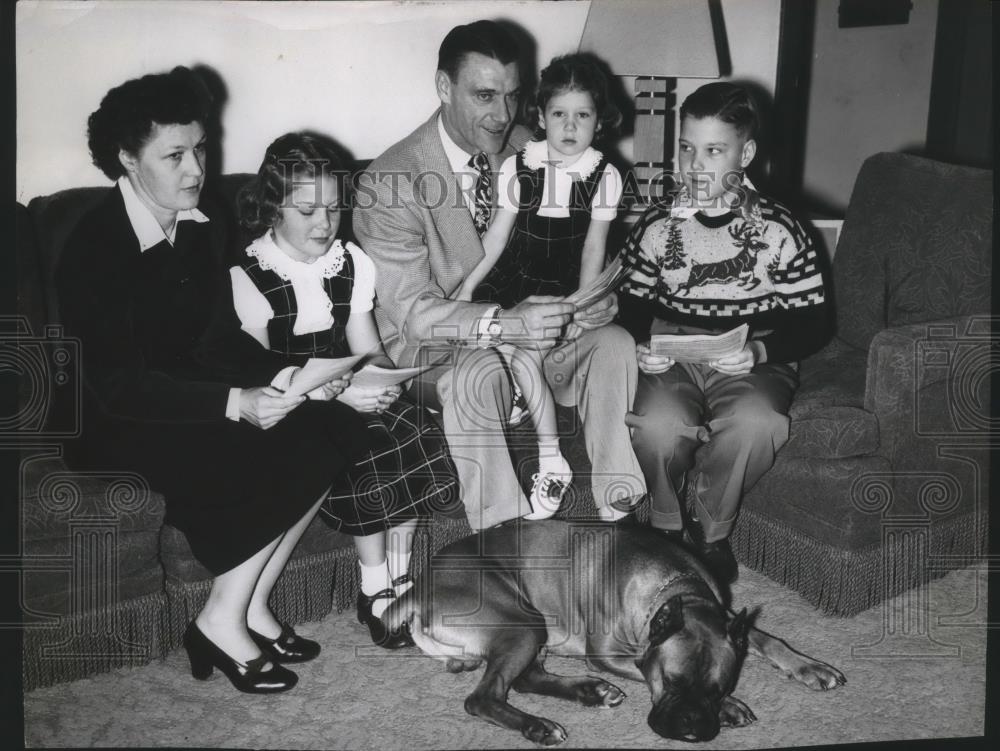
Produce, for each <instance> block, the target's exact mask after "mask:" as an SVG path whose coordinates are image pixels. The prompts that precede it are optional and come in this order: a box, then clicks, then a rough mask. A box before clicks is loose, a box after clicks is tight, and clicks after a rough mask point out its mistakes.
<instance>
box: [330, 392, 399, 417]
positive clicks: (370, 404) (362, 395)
mask: <svg viewBox="0 0 1000 751" xmlns="http://www.w3.org/2000/svg"><path fill="white" fill-rule="evenodd" d="M400 393H402V389H400V387H399V386H389V387H379V388H367V389H366V388H361V387H358V386H348V387H347V388H346V389H344V391H343V392H342V393H341V394H340V395H339V396H338V397H337V401H341V402H343V403H344V404H346V405H347V406H348V407H351V408H352V409H355V410H357V411H358V412H378V413H381V412H382V411H384V410H385V408H386V407H388V406H389V405H390V404H392V403H393V402H394V401H396V400H397V399H398V398H399V395H400Z"/></svg>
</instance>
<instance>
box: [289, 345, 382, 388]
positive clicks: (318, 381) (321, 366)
mask: <svg viewBox="0 0 1000 751" xmlns="http://www.w3.org/2000/svg"><path fill="white" fill-rule="evenodd" d="M362 357H364V355H351V356H350V357H312V358H310V359H309V360H307V361H306V364H305V365H303V366H302V368H301V369H300V370H299V371H298V372H296V373H295V376H294V377H293V378H292V383H291V385H290V386H289V387H288V388H287V389H285V396H304V395H305V394H308V393H309V392H310V391H312V390H313V389H315V388H319V387H320V386H322V385H323V384H324V383H329V382H330V381H332V380H333V379H334V378H340V377H341V376H342V375H344V374H345V373H347V372H349V371H350V370H351V368H353V367H354V366H355V365H356V364H357V363H358V361H359V360H360V359H361V358H362Z"/></svg>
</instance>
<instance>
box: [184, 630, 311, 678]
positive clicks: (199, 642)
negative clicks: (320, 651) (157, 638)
mask: <svg viewBox="0 0 1000 751" xmlns="http://www.w3.org/2000/svg"><path fill="white" fill-rule="evenodd" d="M184 649H185V650H187V655H188V660H190V662H191V675H193V676H194V677H195V678H197V679H198V680H199V681H206V680H208V678H209V677H210V676H211V675H212V670H213V669H214V668H218V669H219V670H221V671H222V672H223V674H224V675H225V676H226V677H227V678H228V679H229V682H230V683H232V684H233V687H234V688H236V689H237V690H239V691H243V692H244V693H248V694H277V693H280V692H281V691H288V690H289V689H290V688H292V687H294V686H295V684H296V683H298V682H299V677H298V676H297V675H296V674H295V673H293V672H292V671H291V670H289V669H288V668H284V667H282V666H281V665H278V664H277V663H275V662H274V661H273V660H270V659H269V658H268V657H267V655H263V654H262V655H261V656H260V657H254V658H253V659H252V660H247V661H246V663H242V662H237V661H236V660H234V659H233V658H232V657H230V656H229V655H227V654H226V653H225V652H223V651H222V649H220V648H219V646H218V645H217V644H216V643H215V642H213V641H212V640H211V639H209V638H208V637H207V636H205V634H203V633H202V631H201V629H200V628H198V625H197V624H196V623H195V622H194V621H191V623H189V624H188V627H187V631H185V632H184ZM267 662H271V668H270V669H269V670H262V668H263V667H264V665H265V664H266V663H267Z"/></svg>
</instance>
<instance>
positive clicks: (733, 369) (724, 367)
mask: <svg viewBox="0 0 1000 751" xmlns="http://www.w3.org/2000/svg"><path fill="white" fill-rule="evenodd" d="M762 350H763V345H762V344H761V343H760V342H754V341H749V342H747V343H746V344H744V345H743V349H741V350H740V351H739V352H737V353H736V354H734V355H726V356H725V357H720V358H719V359H718V360H712V361H711V362H710V363H709V364H708V367H710V368H713V369H715V370H718V371H719V372H720V373H725V374H726V375H746V374H747V373H749V372H750V371H751V370H753V366H754V365H756V364H757V363H758V362H763V361H764V356H763V352H762Z"/></svg>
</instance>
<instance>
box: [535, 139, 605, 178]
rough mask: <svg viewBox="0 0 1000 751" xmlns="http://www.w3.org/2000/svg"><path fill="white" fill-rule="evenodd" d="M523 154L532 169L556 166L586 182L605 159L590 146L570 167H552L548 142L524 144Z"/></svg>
mask: <svg viewBox="0 0 1000 751" xmlns="http://www.w3.org/2000/svg"><path fill="white" fill-rule="evenodd" d="M523 153H524V164H525V165H526V166H527V167H529V168H530V169H541V168H542V167H544V166H546V165H549V166H555V168H556V169H558V170H562V171H563V172H567V173H570V174H572V175H573V176H574V177H576V176H577V175H579V177H578V178H577V179H579V180H586V179H587V178H588V177H590V176H591V175H592V174H594V170H595V169H597V165H598V164H600V163H601V159H603V158H604V154H602V153H601V152H600V151H598V150H597V149H595V148H594V147H593V146H588V147H587V149H586V150H585V151H584V152H583V153H582V154H580V158H579V159H577V160H576V161H575V162H573V163H572V164H571V165H570V166H569V167H563V166H561V165H552V164H551V162H550V161H549V145H548V143H547V142H546V141H528V142H527V143H526V144H524V149H523Z"/></svg>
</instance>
